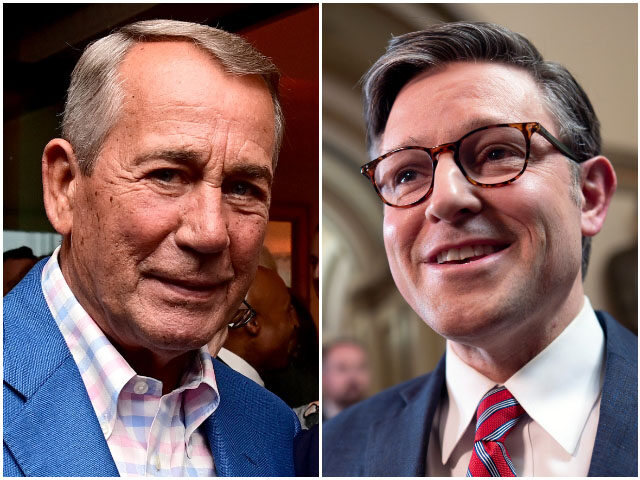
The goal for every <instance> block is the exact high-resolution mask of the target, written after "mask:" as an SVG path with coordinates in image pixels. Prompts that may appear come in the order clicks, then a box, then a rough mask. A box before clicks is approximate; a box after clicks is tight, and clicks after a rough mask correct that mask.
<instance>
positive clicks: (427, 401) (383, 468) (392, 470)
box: [364, 357, 445, 477]
mask: <svg viewBox="0 0 640 480" xmlns="http://www.w3.org/2000/svg"><path fill="white" fill-rule="evenodd" d="M444 379H445V360H444V357H442V359H441V360H440V362H439V363H438V365H437V367H436V369H435V370H434V371H433V372H432V374H431V375H430V376H429V377H428V379H427V380H426V382H425V383H424V384H422V385H420V386H419V387H418V388H413V387H409V388H407V389H405V390H403V391H401V392H400V393H399V395H400V396H401V400H402V401H403V402H404V403H405V407H404V408H402V409H401V410H400V411H399V412H398V413H397V414H395V415H391V416H389V417H386V418H382V419H380V420H379V421H377V422H375V423H373V424H372V425H371V426H370V428H369V436H368V440H367V446H366V450H365V452H366V453H365V459H364V466H365V470H364V476H371V477H384V476H408V477H420V476H424V475H425V472H426V459H427V448H428V445H429V433H430V432H431V424H432V423H433V417H434V414H435V411H436V408H437V406H438V403H439V402H440V398H441V396H442V392H443V388H444Z"/></svg>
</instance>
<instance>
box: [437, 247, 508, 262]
mask: <svg viewBox="0 0 640 480" xmlns="http://www.w3.org/2000/svg"><path fill="white" fill-rule="evenodd" d="M495 251H496V249H495V248H494V247H492V246H491V245H473V246H471V245H466V246H464V247H462V248H451V249H449V250H445V251H443V252H440V253H439V254H438V257H437V261H438V263H445V262H453V261H457V260H465V259H467V258H471V257H479V256H481V255H489V254H491V253H493V252H495Z"/></svg>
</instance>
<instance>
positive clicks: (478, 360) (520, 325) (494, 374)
mask: <svg viewBox="0 0 640 480" xmlns="http://www.w3.org/2000/svg"><path fill="white" fill-rule="evenodd" d="M579 287H580V288H575V289H572V292H571V293H570V295H569V296H568V297H567V298H565V301H564V302H562V304H560V305H548V308H546V309H545V310H544V311H537V312H534V313H532V314H531V315H529V317H528V318H527V319H526V320H525V321H522V319H515V320H517V321H514V322H503V323H504V324H506V325H509V326H510V327H509V330H508V331H503V332H500V334H493V335H491V336H490V337H488V338H487V339H485V338H483V339H482V340H480V341H478V342H457V341H455V340H451V348H452V349H453V351H454V352H455V353H456V355H458V357H460V359H461V360H462V361H463V362H465V363H466V364H467V365H469V366H470V367H472V368H473V369H475V370H476V371H478V372H480V373H481V374H483V375H484V376H485V377H487V378H489V379H491V380H493V381H494V382H496V383H504V382H506V381H507V380H508V379H509V378H511V376H513V374H515V373H516V372H517V371H518V370H520V369H521V368H522V367H524V366H525V365H526V364H527V363H529V361H531V360H532V359H533V358H534V357H535V356H536V355H538V354H539V353H540V352H541V351H542V350H544V349H545V348H546V347H547V346H548V345H549V344H551V342H553V341H554V340H555V339H556V338H557V337H558V335H560V334H561V333H562V331H563V330H564V329H565V328H566V327H567V326H568V325H569V324H570V323H571V321H572V320H573V319H574V318H575V317H576V316H577V315H578V313H579V312H580V310H581V309H582V306H583V303H584V293H583V289H582V283H581V282H580V284H579ZM515 325H517V327H515Z"/></svg>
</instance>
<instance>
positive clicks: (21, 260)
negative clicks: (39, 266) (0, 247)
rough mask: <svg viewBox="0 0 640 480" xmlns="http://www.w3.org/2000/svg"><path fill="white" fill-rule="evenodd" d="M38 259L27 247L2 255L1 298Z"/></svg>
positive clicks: (8, 251)
mask: <svg viewBox="0 0 640 480" xmlns="http://www.w3.org/2000/svg"><path fill="white" fill-rule="evenodd" d="M37 262H38V258H37V257H36V256H35V255H34V254H33V251H32V250H31V249H30V248H29V247H20V248H14V249H12V250H7V251H6V252H4V253H3V254H2V296H3V297H4V296H5V295H6V294H7V293H9V291H10V290H11V289H12V288H13V287H15V286H16V285H17V284H18V283H19V282H20V280H22V278H23V277H24V276H25V275H26V274H27V272H28V271H29V270H31V268H32V267H33V266H34V265H35V264H36V263H37Z"/></svg>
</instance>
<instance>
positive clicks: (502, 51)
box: [362, 22, 601, 279]
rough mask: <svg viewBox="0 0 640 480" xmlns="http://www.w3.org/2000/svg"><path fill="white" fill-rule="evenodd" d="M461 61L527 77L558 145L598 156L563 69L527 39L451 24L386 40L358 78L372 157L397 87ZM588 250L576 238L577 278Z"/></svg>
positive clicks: (576, 177) (581, 98)
mask: <svg viewBox="0 0 640 480" xmlns="http://www.w3.org/2000/svg"><path fill="white" fill-rule="evenodd" d="M463 61H487V62H497V63H502V64H505V65H511V66H515V67H518V68H521V69H524V70H525V71H527V72H529V74H530V75H531V76H532V77H533V79H534V81H535V82H536V84H537V85H538V87H539V88H540V90H541V92H542V94H543V98H544V101H545V103H546V105H545V106H546V108H547V110H548V111H549V112H550V113H551V115H552V116H553V118H554V121H555V127H556V128H557V130H558V136H559V138H560V140H562V141H563V143H565V144H566V145H567V146H568V147H569V148H570V149H571V151H572V152H573V153H574V154H575V155H576V156H577V157H578V159H579V160H587V159H589V158H592V157H594V156H597V155H599V154H600V152H601V138H600V122H599V121H598V118H597V117H596V114H595V112H594V110H593V107H592V105H591V102H590V101H589V98H588V97H587V94H586V93H585V92H584V90H583V89H582V87H581V86H580V85H579V84H578V82H577V81H576V80H575V78H573V76H572V75H571V73H569V71H568V70H567V69H566V68H565V67H564V66H562V65H560V64H558V63H555V62H549V61H545V60H544V59H543V57H542V55H541V54H540V52H538V50H537V49H536V47H535V46H534V45H533V44H532V43H531V42H530V41H529V40H527V39H526V38H524V37H523V36H522V35H520V34H518V33H515V32H512V31H511V30H509V29H507V28H505V27H502V26H500V25H496V24H492V23H482V22H453V23H444V24H439V25H433V26H431V27H429V28H428V29H425V30H422V31H419V32H412V33H407V34H405V35H401V36H398V37H394V38H392V39H391V41H390V42H389V46H388V47H387V51H386V53H385V54H384V55H382V57H380V58H379V59H378V60H377V61H376V62H375V64H374V65H373V66H372V67H371V68H370V69H369V71H368V72H367V73H366V74H365V75H364V77H363V78H362V83H363V91H364V117H365V122H366V126H367V148H368V150H369V153H370V155H371V157H372V158H373V157H375V156H377V155H379V154H380V153H381V152H378V144H379V141H380V136H381V135H382V134H383V133H384V129H385V126H386V123H387V119H388V118H389V113H390V111H391V107H392V106H393V103H394V101H395V99H396V97H397V95H398V93H399V92H400V90H401V89H402V87H403V86H404V85H405V84H406V83H407V82H408V81H409V80H411V79H412V78H413V77H415V76H416V75H418V74H419V73H422V72H425V71H427V70H429V69H431V68H435V67H439V66H442V65H445V64H448V63H452V62H463ZM505 121H507V119H505ZM569 163H570V168H571V173H572V177H573V187H574V188H573V189H572V197H573V198H574V199H575V200H576V201H577V203H578V204H579V203H580V202H579V198H580V197H579V194H578V193H577V190H579V185H580V175H581V170H580V167H579V165H578V164H576V163H575V162H572V161H570V162H569ZM590 250H591V238H590V237H582V278H583V279H584V277H585V275H586V273H587V266H588V263H589V253H590Z"/></svg>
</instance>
